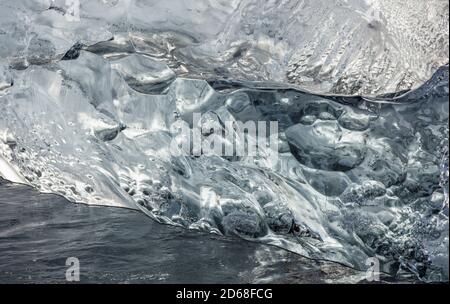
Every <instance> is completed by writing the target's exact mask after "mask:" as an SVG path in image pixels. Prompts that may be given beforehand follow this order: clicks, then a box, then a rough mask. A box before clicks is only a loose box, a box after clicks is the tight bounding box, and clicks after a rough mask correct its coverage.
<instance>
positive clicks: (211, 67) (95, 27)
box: [0, 0, 449, 95]
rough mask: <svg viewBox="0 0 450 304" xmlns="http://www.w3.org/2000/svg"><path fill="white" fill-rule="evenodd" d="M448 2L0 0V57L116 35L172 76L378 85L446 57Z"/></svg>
mask: <svg viewBox="0 0 450 304" xmlns="http://www.w3.org/2000/svg"><path fill="white" fill-rule="evenodd" d="M448 7H449V6H448V1H446V0H430V1H422V0H414V1H401V0H383V1H372V0H333V1H329V0H317V1H308V0H302V1H298V0H271V1H264V2H263V3H261V2H260V1H255V0H233V1H223V0H201V1H198V0H196V1H193V0H192V1H185V0H173V1H159V0H150V1H142V0H109V1H103V0H94V1H91V0H89V1H88V0H80V1H78V0H73V1H65V0H54V1H51V0H27V1H13V0H2V1H0V45H1V47H0V58H3V59H6V60H7V61H8V62H9V63H10V64H12V65H14V66H16V67H24V66H27V65H29V64H36V63H38V64H39V63H43V62H48V61H52V60H55V59H59V58H61V57H62V56H63V55H64V54H65V53H66V51H67V50H69V49H70V48H71V47H72V46H73V45H75V44H76V43H81V44H83V45H86V46H92V45H95V49H96V50H97V51H101V50H102V48H103V47H104V46H105V45H107V46H111V41H110V39H113V38H114V43H115V44H116V45H115V47H116V50H117V53H119V54H123V53H127V52H130V51H137V52H141V53H145V54H147V55H148V56H151V57H152V58H157V59H158V60H161V61H163V62H165V63H167V64H168V65H169V67H170V68H171V69H172V70H173V71H174V72H175V73H176V74H177V75H179V76H189V77H195V78H202V79H205V78H207V79H217V78H218V79H232V80H241V81H243V80H246V81H271V82H278V83H284V84H290V85H295V86H299V87H302V88H304V89H308V90H311V91H313V92H318V93H333V94H345V95H377V94H384V93H391V92H398V91H402V90H406V89H413V88H416V87H418V86H419V85H420V84H422V83H423V82H425V81H426V80H427V79H429V78H430V77H431V75H432V74H433V73H434V72H435V71H436V70H437V69H438V67H439V66H441V65H443V64H445V63H447V62H448V46H449V44H448V35H449V33H448V17H449V15H448ZM74 14H76V15H77V16H76V17H77V18H74V17H73V15H74ZM163 70H164V68H163Z"/></svg>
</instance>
